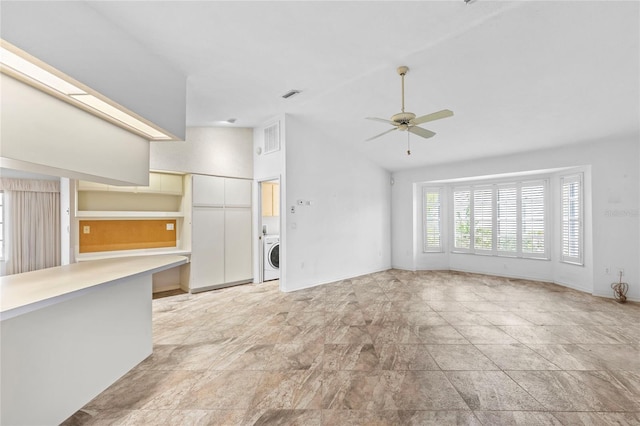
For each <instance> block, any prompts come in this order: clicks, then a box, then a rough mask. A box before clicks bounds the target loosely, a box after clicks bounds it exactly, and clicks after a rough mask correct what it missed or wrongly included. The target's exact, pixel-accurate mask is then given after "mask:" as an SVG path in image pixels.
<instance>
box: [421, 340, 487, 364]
mask: <svg viewBox="0 0 640 426" xmlns="http://www.w3.org/2000/svg"><path fill="white" fill-rule="evenodd" d="M426 348H427V350H428V351H429V353H430V354H431V356H432V357H433V359H435V361H436V362H437V363H438V366H439V367H440V368H441V369H442V370H499V368H498V367H497V366H496V364H494V363H493V362H492V361H491V360H490V359H489V358H487V357H486V356H484V355H483V353H482V352H480V351H479V350H478V349H477V348H476V347H475V346H473V345H470V344H467V345H427V346H426Z"/></svg>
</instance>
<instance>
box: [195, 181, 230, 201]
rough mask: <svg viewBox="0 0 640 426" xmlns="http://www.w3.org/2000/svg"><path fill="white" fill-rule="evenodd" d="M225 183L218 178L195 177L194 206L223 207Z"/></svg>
mask: <svg viewBox="0 0 640 426" xmlns="http://www.w3.org/2000/svg"><path fill="white" fill-rule="evenodd" d="M224 181H225V179H224V178H221V177H217V176H205V175H193V205H194V206H223V205H224Z"/></svg>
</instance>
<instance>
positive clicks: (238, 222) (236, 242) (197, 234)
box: [189, 175, 253, 292]
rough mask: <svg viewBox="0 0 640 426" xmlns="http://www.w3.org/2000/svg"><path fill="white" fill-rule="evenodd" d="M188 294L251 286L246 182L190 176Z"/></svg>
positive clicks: (249, 202)
mask: <svg viewBox="0 0 640 426" xmlns="http://www.w3.org/2000/svg"><path fill="white" fill-rule="evenodd" d="M192 179H193V181H192V188H193V192H192V197H193V198H192V199H193V201H192V202H193V211H192V217H191V224H192V241H191V277H190V285H189V288H190V290H191V291H192V292H198V291H205V290H211V289H214V288H219V287H225V286H229V285H234V284H241V283H246V282H251V281H252V280H253V274H252V258H251V255H252V247H251V243H252V238H251V184H252V182H251V181H250V180H246V179H234V178H223V177H217V176H205V175H193V177H192Z"/></svg>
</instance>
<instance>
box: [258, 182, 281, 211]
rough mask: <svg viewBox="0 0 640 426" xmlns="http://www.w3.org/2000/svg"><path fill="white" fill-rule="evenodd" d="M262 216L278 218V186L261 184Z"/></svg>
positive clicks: (267, 183) (271, 183)
mask: <svg viewBox="0 0 640 426" xmlns="http://www.w3.org/2000/svg"><path fill="white" fill-rule="evenodd" d="M262 216H280V184H278V183H273V182H262Z"/></svg>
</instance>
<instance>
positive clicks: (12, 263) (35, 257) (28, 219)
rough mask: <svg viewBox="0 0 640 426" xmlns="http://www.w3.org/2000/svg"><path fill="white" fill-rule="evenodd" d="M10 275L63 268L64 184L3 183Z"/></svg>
mask: <svg viewBox="0 0 640 426" xmlns="http://www.w3.org/2000/svg"><path fill="white" fill-rule="evenodd" d="M0 190H3V191H4V194H5V195H4V197H5V214H6V218H5V223H6V224H5V227H6V228H5V232H6V245H5V261H6V268H7V269H6V272H7V275H10V274H18V273H21V272H28V271H34V270H36V269H43V268H49V267H52V266H58V265H60V183H59V182H57V181H48V180H31V179H6V178H2V179H0Z"/></svg>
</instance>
